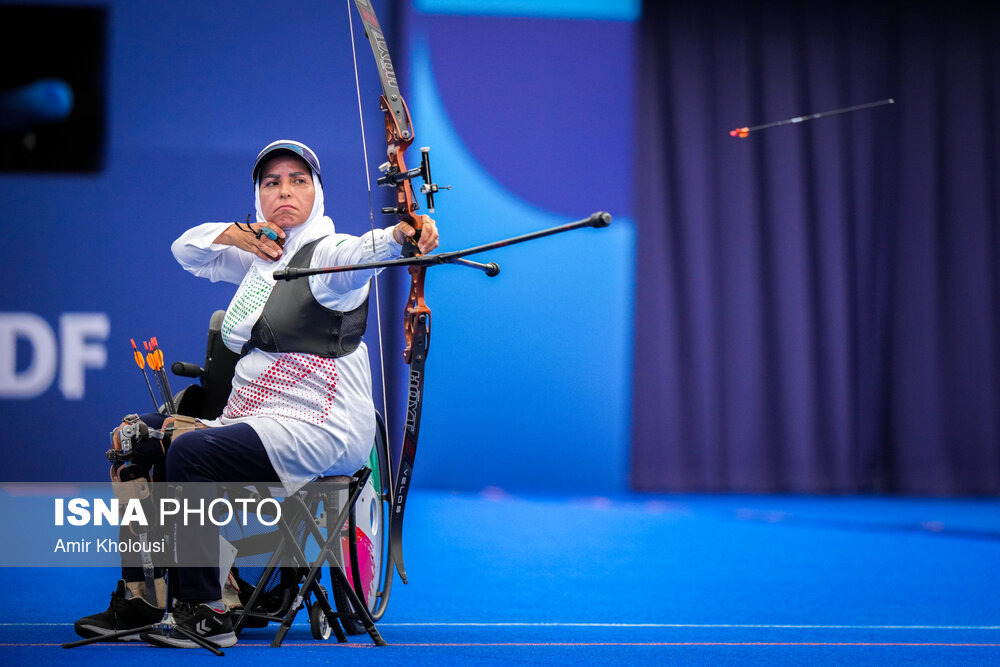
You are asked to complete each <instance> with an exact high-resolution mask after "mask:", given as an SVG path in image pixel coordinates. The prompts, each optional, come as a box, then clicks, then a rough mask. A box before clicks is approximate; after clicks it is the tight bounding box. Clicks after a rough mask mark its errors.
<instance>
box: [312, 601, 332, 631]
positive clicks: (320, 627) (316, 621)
mask: <svg viewBox="0 0 1000 667" xmlns="http://www.w3.org/2000/svg"><path fill="white" fill-rule="evenodd" d="M309 629H310V630H312V636H313V639H329V638H330V635H331V634H333V628H331V627H330V621H328V620H327V618H326V614H325V613H323V608H322V607H320V606H319V605H318V604H313V605H311V606H310V607H309Z"/></svg>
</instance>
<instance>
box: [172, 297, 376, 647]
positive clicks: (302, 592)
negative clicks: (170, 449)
mask: <svg viewBox="0 0 1000 667" xmlns="http://www.w3.org/2000/svg"><path fill="white" fill-rule="evenodd" d="M224 316H225V311H222V310H219V311H216V312H215V313H214V314H213V315H212V317H211V320H210V323H209V328H208V341H207V348H206V352H205V362H204V365H203V366H199V365H197V364H192V363H185V362H175V363H174V364H173V365H172V367H171V370H172V371H173V373H174V374H175V375H180V376H183V377H189V378H194V379H197V380H199V383H198V384H193V385H190V386H188V387H186V388H184V389H183V390H181V391H180V392H178V393H177V394H176V396H175V397H174V403H175V405H176V407H177V412H178V413H179V414H182V415H186V416H189V417H195V418H199V419H212V418H215V417H217V416H218V415H220V414H221V413H222V410H223V408H224V407H225V405H226V402H227V400H228V398H229V393H230V389H231V383H232V378H233V375H234V373H235V369H236V363H237V362H238V361H239V355H238V354H236V353H234V352H232V351H231V350H229V349H228V348H227V347H226V346H225V345H224V344H223V342H222V335H221V328H222V320H223V317H224ZM373 418H374V419H375V420H376V433H375V441H374V443H373V445H372V450H371V453H370V455H369V458H368V461H367V464H366V465H365V466H363V467H362V469H361V470H359V471H358V472H357V473H355V474H354V475H353V476H351V477H346V476H343V477H336V478H321V479H319V480H316V481H314V482H312V483H310V484H309V485H307V487H306V489H305V490H304V491H303V492H302V493H300V494H297V495H295V496H290V497H289V498H286V499H285V502H286V503H287V502H288V501H289V500H294V507H293V512H292V513H291V515H290V516H291V518H290V519H288V520H286V521H285V522H284V525H283V526H282V527H281V530H282V532H283V534H282V535H281V536H280V539H282V540H283V542H282V543H283V544H284V546H285V548H284V549H282V551H283V552H284V553H285V554H286V555H287V554H288V553H289V550H291V552H292V553H294V554H296V555H297V557H294V558H291V559H290V560H291V561H292V562H291V563H287V562H286V563H282V562H279V559H278V557H277V556H278V554H267V553H261V552H260V551H259V550H258V549H255V548H254V544H255V543H256V544H259V543H260V542H261V541H260V540H259V539H258V537H259V535H255V534H253V532H252V531H250V532H248V533H245V534H240V535H229V536H227V535H225V534H224V535H223V537H225V538H226V539H227V541H230V542H231V543H232V545H233V547H235V548H236V558H235V561H234V567H233V570H232V573H231V574H232V576H231V580H235V583H237V585H238V589H239V598H240V602H241V603H242V605H243V606H242V607H237V608H234V609H233V610H232V612H233V617H234V630H235V631H236V632H237V634H239V633H240V632H242V630H243V629H244V628H248V627H257V628H260V627H266V626H267V625H268V624H269V623H271V622H278V623H280V624H281V626H280V628H279V630H278V633H277V635H276V636H275V638H274V641H273V642H272V646H280V644H281V641H282V639H283V638H284V635H285V633H286V632H287V631H288V628H289V626H290V625H291V622H292V620H293V619H294V617H295V615H296V614H297V613H298V611H299V610H300V609H302V608H305V609H306V611H307V613H308V615H309V624H310V629H311V632H312V635H313V637H314V638H316V639H328V638H329V637H330V636H331V634H336V636H337V639H338V641H347V638H346V636H345V635H360V634H362V633H364V632H366V631H367V632H368V634H369V635H370V636H371V637H372V639H373V641H375V643H376V644H380V643H381V644H384V641H382V639H381V637H380V636H379V635H378V632H377V630H374V626H373V624H374V623H375V622H378V621H379V620H380V619H381V618H382V616H383V615H384V614H385V611H386V608H387V606H388V603H389V595H390V593H391V590H392V582H393V571H394V565H393V562H392V555H391V553H392V552H391V549H390V545H389V535H390V531H389V522H388V519H389V516H390V511H391V508H392V497H391V488H392V487H391V482H390V479H391V477H392V472H391V466H390V463H389V452H388V447H387V441H386V429H385V421H384V420H383V418H382V416H381V415H380V414H379V413H378V412H377V411H376V412H375V414H374V415H373ZM260 492H261V494H265V493H267V491H266V490H263V489H261V490H260ZM333 494H337V495H336V498H335V497H334V495H333ZM346 503H349V505H350V506H349V508H347V507H346V506H345V505H346ZM340 509H343V511H338V510H340ZM345 513H346V520H343V519H341V517H342V516H343V515H344V514H345ZM231 538H232V539H231ZM310 540H312V542H311V544H312V545H313V550H314V551H316V550H317V549H318V553H312V554H310V553H308V552H307V543H310ZM247 552H249V553H247ZM324 567H326V568H327V569H328V572H329V583H330V587H331V588H330V591H331V592H332V602H333V604H332V605H331V604H330V601H329V599H328V597H329V596H328V593H327V590H326V588H324V587H323V585H322V584H321V583H320V579H321V571H322V569H323V568H324ZM354 601H357V602H361V601H363V603H362V604H364V606H365V607H366V609H365V611H366V612H367V614H365V613H363V612H362V613H359V610H357V609H355V605H354V604H353V602H354ZM366 616H367V618H368V619H370V620H371V624H368V623H367V622H366V621H367V619H366V618H365V617H366ZM369 625H370V627H366V626H369Z"/></svg>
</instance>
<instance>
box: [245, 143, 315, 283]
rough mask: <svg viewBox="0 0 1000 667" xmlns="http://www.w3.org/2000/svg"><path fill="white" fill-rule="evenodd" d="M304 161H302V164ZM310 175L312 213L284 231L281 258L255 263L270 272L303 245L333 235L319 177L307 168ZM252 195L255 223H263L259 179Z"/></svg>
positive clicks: (282, 265) (281, 264)
mask: <svg viewBox="0 0 1000 667" xmlns="http://www.w3.org/2000/svg"><path fill="white" fill-rule="evenodd" d="M304 161H305V160H303V162H304ZM309 171H310V173H311V174H312V179H313V187H314V188H315V190H316V198H315V199H314V200H313V207H312V211H310V213H309V217H308V218H307V219H306V221H305V222H303V223H302V224H301V225H297V226H295V227H289V228H288V229H285V244H284V246H282V253H281V257H280V258H279V259H278V260H277V261H274V262H271V261H269V260H263V259H260V258H259V257H258V258H257V260H256V261H259V262H266V263H267V264H268V265H269V266H270V267H271V269H272V270H276V269H281V268H284V267H285V266H286V265H287V264H288V261H289V260H290V259H291V258H292V257H294V256H295V253H296V252H298V250H299V248H301V247H302V246H304V245H305V244H307V243H309V242H311V241H314V240H316V239H318V238H321V237H323V236H328V235H330V234H333V233H334V231H335V229H334V226H333V220H331V219H330V217H329V216H327V215H325V209H324V206H323V201H324V200H323V184H322V182H321V181H320V180H319V175H317V174H316V172H315V171H314V170H313V169H312V167H310V168H309ZM253 195H254V208H255V209H256V211H257V222H265V221H266V220H267V218H265V217H264V212H263V211H262V210H261V207H260V179H259V178H258V179H257V181H256V182H255V183H254V185H253Z"/></svg>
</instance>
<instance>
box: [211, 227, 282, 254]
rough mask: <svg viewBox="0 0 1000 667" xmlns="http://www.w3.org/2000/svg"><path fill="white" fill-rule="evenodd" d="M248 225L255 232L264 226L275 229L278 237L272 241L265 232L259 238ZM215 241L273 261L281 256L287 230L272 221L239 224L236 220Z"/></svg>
mask: <svg viewBox="0 0 1000 667" xmlns="http://www.w3.org/2000/svg"><path fill="white" fill-rule="evenodd" d="M241 227H242V229H241ZM247 227H249V228H250V229H252V230H254V231H255V232H256V231H257V230H258V229H261V228H262V227H267V228H268V229H273V230H274V232H275V234H277V236H278V239H277V240H276V241H272V240H271V239H270V238H268V237H267V236H265V235H264V234H261V235H260V238H257V235H256V234H253V233H250V232H248V231H247ZM215 243H221V244H222V245H231V246H234V247H236V248H239V249H240V250H243V251H245V252H249V253H252V254H254V255H256V256H257V257H260V258H261V259H266V260H268V261H271V262H273V261H274V260H276V259H278V258H279V257H281V253H282V249H281V246H282V245H284V243H285V230H283V229H282V228H281V227H279V226H278V225H275V224H273V223H270V222H255V223H253V224H251V225H243V224H241V225H237V224H236V223H235V222H234V223H233V224H231V225H229V226H228V227H226V228H225V230H223V232H222V233H221V234H219V235H218V236H217V237H216V239H215Z"/></svg>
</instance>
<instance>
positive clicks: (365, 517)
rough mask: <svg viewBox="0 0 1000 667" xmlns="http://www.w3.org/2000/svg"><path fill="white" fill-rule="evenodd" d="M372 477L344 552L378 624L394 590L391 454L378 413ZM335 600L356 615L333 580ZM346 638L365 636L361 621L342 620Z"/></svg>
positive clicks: (347, 532)
mask: <svg viewBox="0 0 1000 667" xmlns="http://www.w3.org/2000/svg"><path fill="white" fill-rule="evenodd" d="M368 466H369V467H370V468H371V470H372V474H371V475H370V476H369V478H368V482H367V483H366V485H365V488H364V489H363V490H362V492H361V496H360V498H359V499H358V502H357V503H356V504H355V506H354V508H353V509H352V517H351V520H349V521H348V525H346V526H345V527H344V530H343V531H342V533H341V535H342V537H341V549H342V553H343V557H344V561H343V562H344V565H345V570H346V571H347V577H348V579H349V581H350V582H351V585H352V586H353V587H354V590H355V592H356V593H357V594H358V598H360V599H362V600H365V602H366V603H367V605H368V611H369V613H370V614H371V616H372V619H373V620H375V621H378V620H379V619H380V618H382V615H383V614H384V613H385V609H386V606H387V605H388V602H389V593H390V591H391V590H392V578H393V565H392V557H391V555H390V552H389V523H388V519H389V513H390V511H391V509H392V497H391V491H390V488H391V486H390V481H389V480H390V479H391V477H392V472H391V467H390V465H389V452H388V447H387V444H386V436H385V422H384V421H383V419H382V416H381V415H379V414H378V413H376V429H375V442H374V444H373V446H372V451H371V454H370V456H369V458H368ZM351 524H353V526H354V538H355V539H354V545H353V546H354V550H355V551H356V554H357V562H356V563H355V559H354V558H352V548H351V546H352V545H351V540H350V539H349V537H350V527H351ZM334 582H335V583H334V586H333V597H334V602H335V603H336V606H337V609H338V610H339V611H342V612H349V611H353V609H352V607H351V605H350V602H349V601H348V599H347V596H346V595H345V594H344V591H343V589H342V588H341V587H340V586H339V585H337V584H336V580H334ZM342 625H343V626H344V630H345V631H346V632H347V634H351V635H357V634H362V633H364V632H365V628H364V625H362V624H361V622H360V621H354V620H349V619H342Z"/></svg>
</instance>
